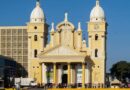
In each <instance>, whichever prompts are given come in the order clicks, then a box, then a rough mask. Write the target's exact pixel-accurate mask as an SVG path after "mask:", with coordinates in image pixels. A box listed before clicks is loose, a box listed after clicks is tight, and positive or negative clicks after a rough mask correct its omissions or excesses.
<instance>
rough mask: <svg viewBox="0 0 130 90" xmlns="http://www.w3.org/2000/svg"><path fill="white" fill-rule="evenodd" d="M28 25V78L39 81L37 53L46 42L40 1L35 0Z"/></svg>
mask: <svg viewBox="0 0 130 90" xmlns="http://www.w3.org/2000/svg"><path fill="white" fill-rule="evenodd" d="M27 27H28V30H27V32H28V63H29V65H28V70H29V73H28V74H29V75H28V76H29V78H35V79H36V81H37V82H39V83H40V82H41V78H38V77H39V75H41V74H40V73H41V71H40V70H41V69H39V68H40V66H39V62H40V60H39V59H38V54H40V53H41V52H43V51H44V48H45V46H46V44H47V35H48V25H47V24H46V22H45V15H44V13H43V10H42V8H41V7H40V2H39V0H37V2H36V7H35V8H34V9H33V11H32V13H31V16H30V22H29V23H28V24H27Z"/></svg>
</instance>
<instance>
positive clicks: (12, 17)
mask: <svg viewBox="0 0 130 90" xmlns="http://www.w3.org/2000/svg"><path fill="white" fill-rule="evenodd" d="M35 1H36V0H1V2H0V26H16V25H20V26H21V25H26V23H27V22H29V18H30V13H31V11H32V9H33V8H34V7H35ZM100 4H101V6H102V7H103V9H104V11H105V14H106V18H107V22H108V24H109V26H108V36H107V57H108V58H107V70H109V68H110V67H111V65H112V64H113V63H115V62H117V61H120V60H127V61H130V40H129V39H130V0H100ZM94 5H95V0H41V6H42V8H43V10H44V13H45V15H46V19H47V23H48V24H51V22H55V25H56V24H57V23H59V22H61V21H62V20H63V19H64V13H65V12H68V13H69V20H70V21H71V22H73V24H74V25H75V27H77V23H78V22H79V21H80V22H81V23H82V29H83V31H84V35H86V37H87V24H86V23H87V22H88V21H89V15H90V11H91V9H92V8H93V6H94Z"/></svg>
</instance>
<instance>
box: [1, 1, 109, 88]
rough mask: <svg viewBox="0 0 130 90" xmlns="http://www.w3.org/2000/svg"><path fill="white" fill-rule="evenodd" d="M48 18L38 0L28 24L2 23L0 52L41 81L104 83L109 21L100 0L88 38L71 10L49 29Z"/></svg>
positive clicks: (54, 83) (49, 82)
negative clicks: (74, 19)
mask: <svg viewBox="0 0 130 90" xmlns="http://www.w3.org/2000/svg"><path fill="white" fill-rule="evenodd" d="M46 18H47V17H45V14H44V12H43V10H42V8H41V6H40V2H39V0H38V1H37V2H36V7H35V8H34V9H33V11H32V13H31V16H30V21H29V22H28V23H27V26H11V27H10V26H6V27H0V54H1V55H3V56H8V57H11V58H13V59H14V60H15V61H16V62H17V63H19V64H21V65H22V66H23V67H24V68H25V70H26V71H27V73H28V77H29V78H34V79H35V80H36V82H37V83H39V84H40V85H45V84H53V85H58V84H66V85H67V86H69V85H74V84H81V87H85V86H86V85H89V86H92V87H97V86H100V87H104V85H105V72H106V39H107V22H106V19H105V14H104V10H103V8H102V7H101V6H100V3H99V0H96V5H95V6H94V8H93V9H92V10H91V13H90V20H89V21H88V23H87V26H88V30H87V31H88V42H86V40H84V39H83V38H82V35H83V32H82V28H81V24H80V22H79V23H78V24H77V25H78V28H76V27H75V26H74V24H73V23H72V22H70V21H69V19H68V13H65V17H64V19H63V21H61V22H60V23H58V25H56V26H55V25H54V23H52V25H51V30H50V32H49V30H48V28H49V25H48V24H47V23H46ZM84 23H85V22H84ZM49 34H50V41H49V43H47V41H48V35H49Z"/></svg>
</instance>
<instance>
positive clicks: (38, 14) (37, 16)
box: [30, 0, 45, 23]
mask: <svg viewBox="0 0 130 90" xmlns="http://www.w3.org/2000/svg"><path fill="white" fill-rule="evenodd" d="M44 21H45V16H44V13H43V10H42V8H41V7H40V3H39V0H37V2H36V7H35V8H34V9H33V11H32V13H31V16H30V22H31V23H42V22H44Z"/></svg>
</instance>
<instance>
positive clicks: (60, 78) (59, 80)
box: [58, 65, 62, 83]
mask: <svg viewBox="0 0 130 90" xmlns="http://www.w3.org/2000/svg"><path fill="white" fill-rule="evenodd" d="M61 76H62V67H61V65H59V67H58V83H61V80H62V77H61Z"/></svg>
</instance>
